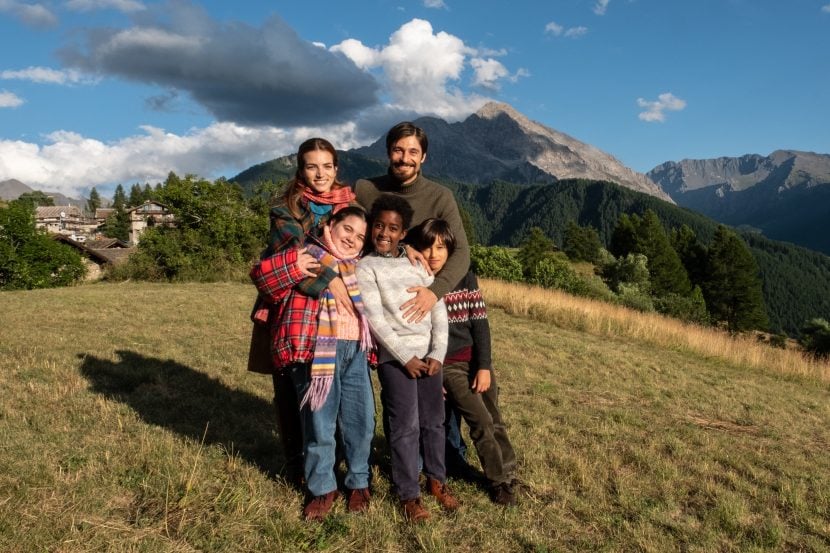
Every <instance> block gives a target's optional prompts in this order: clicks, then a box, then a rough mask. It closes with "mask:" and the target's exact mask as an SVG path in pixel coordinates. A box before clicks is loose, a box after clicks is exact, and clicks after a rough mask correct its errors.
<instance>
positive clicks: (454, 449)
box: [444, 398, 469, 472]
mask: <svg viewBox="0 0 830 553" xmlns="http://www.w3.org/2000/svg"><path fill="white" fill-rule="evenodd" d="M444 430H445V432H446V435H447V444H446V447H445V449H446V453H445V455H446V465H447V471H448V472H449V471H452V470H455V471H461V470H464V469H465V468H469V465H468V464H467V444H466V443H465V442H464V438H463V437H462V436H461V414H460V413H459V412H458V406H456V404H455V403H454V402H453V401H452V400H451V399H450V398H446V399H445V400H444Z"/></svg>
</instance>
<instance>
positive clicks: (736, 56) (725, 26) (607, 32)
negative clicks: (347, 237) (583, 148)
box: [0, 0, 830, 195]
mask: <svg viewBox="0 0 830 553" xmlns="http://www.w3.org/2000/svg"><path fill="white" fill-rule="evenodd" d="M828 34H830V0H792V1H791V2H783V1H781V0H698V1H695V2H691V1H686V2H680V1H666V0H561V1H548V2H539V1H531V0H514V1H512V2H504V1H492V0H479V1H469V0H464V1H461V0H417V1H416V0H412V1H401V0H362V1H360V0H359V1H352V2H342V1H340V2H329V1H324V0H318V1H317V2H313V3H300V2H296V1H292V2H287V1H283V0H279V1H271V2H265V1H254V2H239V3H237V2H219V1H216V2H208V1H203V2H189V1H180V0H179V1H172V2H168V1H165V2H145V1H142V0H67V1H57V0H51V1H50V0H43V1H41V2H34V1H31V0H25V1H24V0H0V180H5V179H9V178H16V179H19V180H21V181H23V182H25V183H27V184H29V185H30V186H32V187H35V188H40V189H45V190H55V191H60V192H63V193H67V194H76V195H77V194H81V193H85V192H86V191H88V189H89V188H90V187H91V186H96V187H98V189H99V190H100V191H104V192H105V193H106V192H108V191H111V190H112V187H113V186H114V185H115V184H117V183H122V184H124V185H130V184H132V183H134V182H141V183H143V182H150V183H155V182H158V181H159V180H163V178H164V177H165V175H166V174H167V172H168V171H170V170H173V171H176V172H177V173H181V174H184V173H196V174H199V175H202V176H205V177H209V178H215V177H218V176H223V175H224V176H233V175H234V174H236V173H237V172H239V171H241V170H243V169H246V168H247V167H249V166H251V165H253V164H255V163H260V162H262V161H266V160H269V159H272V158H274V157H277V156H280V155H284V154H287V153H290V152H292V151H295V150H296V147H297V145H298V144H299V142H300V141H302V140H303V139H305V138H308V137H309V136H314V135H321V136H325V137H328V138H330V139H331V140H332V142H333V143H334V144H335V146H337V147H338V148H342V149H347V148H351V147H355V146H359V145H363V144H366V143H369V142H371V141H373V140H375V139H376V138H377V137H379V136H380V135H381V134H382V133H383V132H384V131H385V129H387V128H388V127H389V126H390V125H391V124H394V123H395V122H397V121H400V120H403V119H408V118H414V117H417V116H419V115H437V116H440V117H443V118H445V119H447V120H450V121H456V120H461V119H463V118H465V117H467V116H468V115H469V114H471V113H473V112H474V111H475V110H476V109H478V108H479V107H480V106H481V105H483V104H484V103H485V102H487V101H489V100H497V101H501V102H507V103H509V104H511V105H512V106H513V107H514V108H516V109H517V110H518V111H520V112H522V113H524V114H525V115H527V116H528V117H529V118H531V119H533V120H535V121H538V122H540V123H542V124H544V125H547V126H549V127H552V128H554V129H556V130H558V131H561V132H564V133H567V134H569V135H571V136H573V137H575V138H577V139H579V140H582V141H584V142H587V143H590V144H593V145H594V146H597V147H598V148H600V149H602V150H605V151H607V152H609V153H611V154H612V155H614V156H616V157H617V158H618V159H619V160H620V161H622V162H623V163H624V164H626V165H628V166H629V167H631V168H632V169H635V170H637V171H641V172H646V171H648V170H650V169H652V168H653V167H654V166H656V165H658V164H660V163H662V162H664V161H668V160H680V159H683V158H693V159H700V158H710V157H718V156H738V155H743V154H747V153H757V154H764V155H765V154H768V153H770V152H772V151H773V150H776V149H797V150H809V151H816V152H821V153H828V152H830V130H828V123H830V47H828V46H827V41H826V38H823V37H827V36H828ZM428 169H429V166H428V161H427V165H425V170H426V171H427V172H428Z"/></svg>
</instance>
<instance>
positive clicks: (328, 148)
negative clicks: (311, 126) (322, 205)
mask: <svg viewBox="0 0 830 553" xmlns="http://www.w3.org/2000/svg"><path fill="white" fill-rule="evenodd" d="M315 150H319V151H322V152H328V153H330V154H331V159H332V161H333V162H334V166H335V168H336V167H337V150H335V149H334V146H332V145H331V142H329V141H328V140H326V139H325V138H309V139H308V140H306V141H305V142H303V143H302V144H300V147H299V148H298V149H297V171H295V172H294V178H293V179H291V181H289V183H288V184H287V185H286V187H285V193H284V194H283V196H282V199H283V201H284V202H285V205H286V206H288V210H289V211H291V214H292V215H293V216H294V218H296V219H298V220H299V219H300V218H302V211H301V206H300V198H301V197H302V195H303V191H304V190H305V187H306V183H305V181H304V180H303V165H304V164H305V155H306V154H307V153H309V152H313V151H315ZM344 186H346V185H345V184H343V183H342V182H340V181H339V180H337V176H336V175H335V178H334V184H333V185H332V186H331V188H332V190H335V189H337V188H343V187H344Z"/></svg>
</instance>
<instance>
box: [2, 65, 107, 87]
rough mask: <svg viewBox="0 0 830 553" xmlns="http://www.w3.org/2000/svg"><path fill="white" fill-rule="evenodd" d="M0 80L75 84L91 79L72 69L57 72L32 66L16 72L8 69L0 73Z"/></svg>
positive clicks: (48, 68) (57, 70)
mask: <svg viewBox="0 0 830 553" xmlns="http://www.w3.org/2000/svg"><path fill="white" fill-rule="evenodd" d="M0 79H9V80H11V79H16V80H20V81H31V82H33V83H46V84H77V83H83V82H91V81H92V79H91V78H89V77H85V76H84V75H83V74H82V73H81V72H80V71H76V70H74V69H69V70H59V69H52V68H50V67H34V66H30V67H27V68H26V69H19V70H16V71H15V70H10V69H7V70H5V71H0Z"/></svg>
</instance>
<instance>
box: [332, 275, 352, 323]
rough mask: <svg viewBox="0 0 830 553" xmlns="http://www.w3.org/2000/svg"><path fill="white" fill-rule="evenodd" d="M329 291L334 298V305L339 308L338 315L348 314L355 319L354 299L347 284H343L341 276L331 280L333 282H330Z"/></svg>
mask: <svg viewBox="0 0 830 553" xmlns="http://www.w3.org/2000/svg"><path fill="white" fill-rule="evenodd" d="M329 290H330V291H331V295H332V296H334V305H335V307H336V308H337V314H338V315H346V314H348V315H351V316H352V317H355V316H356V313H355V310H354V304H353V303H352V298H351V297H350V296H349V291H348V290H347V289H346V283H345V282H343V279H342V278H340V276H339V275H338V276H336V277H335V278H333V279H331V282H329Z"/></svg>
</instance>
